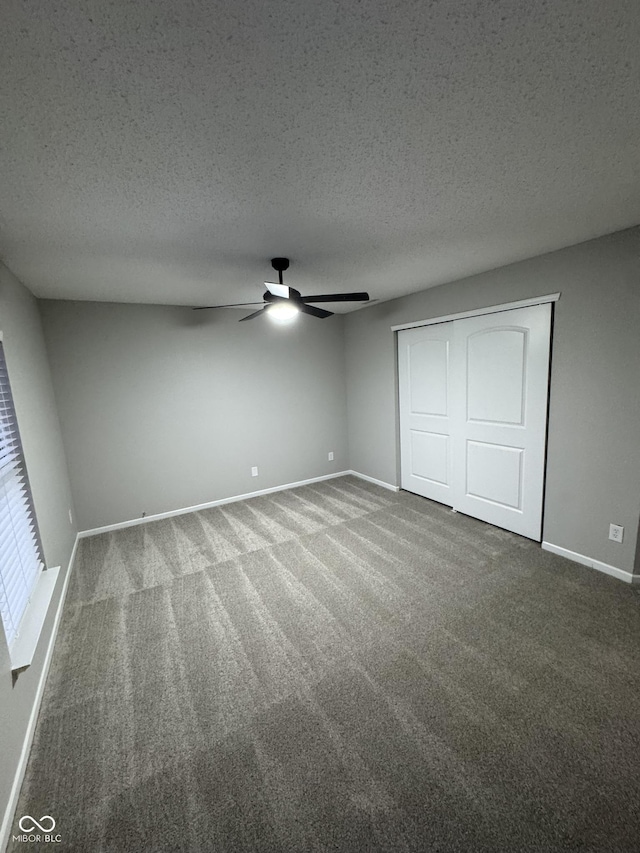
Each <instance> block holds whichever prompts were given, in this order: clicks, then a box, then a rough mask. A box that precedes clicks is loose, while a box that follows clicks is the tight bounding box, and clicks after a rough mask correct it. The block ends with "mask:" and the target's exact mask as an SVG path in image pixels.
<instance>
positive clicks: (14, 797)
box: [0, 534, 80, 850]
mask: <svg viewBox="0 0 640 853" xmlns="http://www.w3.org/2000/svg"><path fill="white" fill-rule="evenodd" d="M79 538H80V537H79V535H78V534H76V540H75V542H74V543H73V548H72V550H71V556H70V557H69V565H68V568H67V574H66V576H65V579H64V584H63V585H62V591H61V593H60V601H59V602H58V609H57V610H56V615H55V618H54V620H53V627H52V629H51V636H50V637H49V645H48V646H47V651H46V652H45V656H44V662H43V665H42V672H41V673H40V679H39V681H38V686H37V688H36V695H35V697H34V700H33V707H32V708H31V714H30V716H29V722H28V723H27V730H26V732H25V735H24V741H23V743H22V750H21V752H20V758H19V760H18V766H17V768H16V772H15V776H14V778H13V785H12V786H11V793H10V794H9V801H8V803H7V808H6V809H5V813H4V817H3V819H2V825H1V826H0V850H5V848H6V846H7V844H8V843H9V836H10V834H11V823H12V821H13V817H14V813H15V810H16V808H17V806H18V797H19V796H20V789H21V788H22V782H23V780H24V774H25V771H26V769H27V761H28V760H29V752H30V751H31V744H32V743H33V736H34V734H35V731H36V723H37V721H38V714H39V713H40V704H41V702H42V694H43V693H44V686H45V684H46V681H47V675H48V674H49V667H50V666H51V658H52V656H53V647H54V645H55V642H56V637H57V636H58V628H59V626H60V619H61V617H62V608H63V607H64V602H65V598H66V597H67V588H68V586H69V578H70V577H71V572H72V570H73V562H74V560H75V557H76V549H77V548H78V539H79ZM18 677H19V676H18Z"/></svg>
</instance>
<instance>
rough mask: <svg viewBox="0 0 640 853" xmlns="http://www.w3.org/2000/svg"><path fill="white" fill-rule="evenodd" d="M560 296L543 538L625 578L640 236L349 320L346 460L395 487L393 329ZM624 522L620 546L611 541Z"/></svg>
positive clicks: (637, 507) (638, 347)
mask: <svg viewBox="0 0 640 853" xmlns="http://www.w3.org/2000/svg"><path fill="white" fill-rule="evenodd" d="M556 291H561V293H562V296H561V298H560V301H559V302H558V303H557V305H556V310H555V323H554V334H553V364H552V378H551V398H550V411H549V442H548V461H547V480H546V501H545V512H544V539H545V540H547V541H549V542H552V543H553V544H554V545H559V546H561V547H563V548H568V549H569V550H571V551H576V552H578V553H580V554H584V555H586V556H588V557H591V558H594V559H596V560H601V561H603V562H605V563H609V564H610V565H613V566H616V567H618V568H621V569H624V570H626V571H633V567H634V556H635V550H636V539H637V536H638V520H639V515H640V393H639V384H640V383H639V379H638V377H639V375H640V229H638V228H634V229H630V230H628V231H623V232H619V233H617V234H613V235H610V236H608V237H603V238H600V239H599V240H592V241H590V242H588V243H583V244H581V245H579V246H573V247H571V248H569V249H563V250H562V251H559V252H553V253H551V254H548V255H543V256H541V257H538V258H534V259H531V260H528V261H524V262H521V263H517V264H512V265H510V266H507V267H503V268H501V269H497V270H493V271H492V272H488V273H484V274H482V275H477V276H473V277H472V278H467V279H464V280H462V281H458V282H454V283H452V284H446V285H443V286H441V287H436V288H431V289H428V290H424V291H422V292H420V293H416V294H413V295H411V296H407V297H404V298H402V299H396V300H393V301H390V302H385V303H382V304H380V305H377V306H371V307H368V308H365V309H364V310H362V311H358V312H356V313H353V314H350V315H348V317H347V318H346V329H345V333H346V358H347V399H348V423H349V460H350V467H351V468H352V469H354V470H355V471H359V472H361V473H363V474H368V475H369V476H372V477H376V478H378V479H380V480H383V481H385V482H388V483H392V484H396V485H397V484H399V482H400V480H399V468H398V451H397V424H396V408H397V406H396V368H395V340H394V337H395V336H394V334H393V333H392V332H391V330H390V327H391V326H392V325H396V324H400V323H410V322H414V321H417V320H422V319H428V318H431V317H439V316H443V315H446V314H451V313H456V312H459V311H467V310H471V309H474V308H481V307H487V306H490V305H496V304H499V303H503V302H511V301H515V300H518V299H527V298H530V297H534V296H540V295H543V294H546V293H553V292H556ZM609 522H616V523H618V524H623V525H624V527H625V541H624V543H623V544H622V545H620V544H617V543H614V542H610V541H609V540H608V538H607V537H608V532H609Z"/></svg>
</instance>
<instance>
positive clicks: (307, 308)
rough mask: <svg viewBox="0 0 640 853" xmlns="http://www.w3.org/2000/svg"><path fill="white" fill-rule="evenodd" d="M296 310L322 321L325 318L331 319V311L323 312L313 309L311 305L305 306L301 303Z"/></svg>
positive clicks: (321, 309) (319, 309) (322, 310)
mask: <svg viewBox="0 0 640 853" xmlns="http://www.w3.org/2000/svg"><path fill="white" fill-rule="evenodd" d="M298 308H299V309H300V311H301V312H302V313H303V314H311V316H312V317H319V318H320V319H321V320H324V318H325V317H332V316H333V311H325V310H324V308H314V307H313V305H307V304H305V303H304V302H301V303H300V304H299V305H298Z"/></svg>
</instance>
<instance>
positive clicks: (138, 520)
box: [78, 471, 382, 538]
mask: <svg viewBox="0 0 640 853" xmlns="http://www.w3.org/2000/svg"><path fill="white" fill-rule="evenodd" d="M352 473H353V472H352V471H338V472H337V473H335V474H324V475H323V476H322V477H311V479H309V480H298V482H297V483H285V484H284V485H282V486H272V487H271V488H269V489H260V490H259V491H257V492H247V494H246V495H233V497H230V498H220V500H217V501H207V503H204V504H196V506H186V507H183V508H182V509H172V510H169V511H168V512H158V513H156V514H155V515H145V517H144V518H132V519H130V520H129V521H119V522H117V523H116V524H107V525H105V526H104V527H93V528H92V529H90V530H81V531H80V532H79V533H78V536H79V537H80V538H84V537H85V536H95V535H96V534H98V533H109V531H111V530H122V529H124V528H125V527H135V526H136V525H137V524H146V523H147V522H149V521H161V520H162V519H163V518H173V517H174V516H176V515H186V513H189V512H199V511H200V510H202V509H211V507H214V506H222V505H223V504H230V503H235V502H236V501H245V500H247V499H248V498H258V497H260V495H270V494H272V493H273V492H283V491H285V490H286V489H296V488H297V487H298V486H308V485H310V484H311V483H320V482H322V480H333V479H335V478H336V477H346V476H347V474H352ZM356 476H361V475H356ZM366 479H368V478H366ZM374 482H377V481H374ZM380 485H382V483H381V484H380Z"/></svg>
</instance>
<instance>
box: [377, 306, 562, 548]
mask: <svg viewBox="0 0 640 853" xmlns="http://www.w3.org/2000/svg"><path fill="white" fill-rule="evenodd" d="M559 298H560V293H552V294H547V295H545V296H539V297H534V298H532V299H525V300H519V301H517V302H510V303H502V304H499V305H492V306H487V307H486V308H480V309H476V310H473V311H464V312H460V313H457V314H448V315H445V316H441V317H433V318H429V319H426V320H419V321H416V322H412V323H405V324H401V325H397V326H392V327H391V329H392V331H393V332H400V331H404V330H406V329H417V328H420V327H425V326H432V325H436V324H442V323H448V322H450V321H455V320H462V319H466V318H470V317H479V316H483V315H487V314H499V313H501V312H504V311H513V310H514V309H517V308H528V307H532V306H536V305H544V304H548V303H554V302H557V301H558V299H559ZM551 307H552V310H551V318H550V330H549V332H550V340H549V342H548V344H549V361H548V363H549V369H550V366H551V353H550V347H551V344H552V340H551V338H552V335H553V306H551ZM394 338H395V344H396V345H395V352H396V360H397V359H398V353H399V336H398V335H397V334H396V335H394ZM397 368H398V370H397V372H396V412H397V416H396V419H397V423H398V428H399V432H398V436H397V456H398V463H399V469H400V470H399V471H398V474H399V475H400V477H399V480H398V481H399V482H401V483H402V466H403V457H402V448H401V444H400V442H401V436H400V369H399V368H400V365H399V363H397ZM549 386H550V374H549V376H548V385H547V395H548V392H549ZM548 417H549V412H548V407H547V410H546V422H547V427H546V429H548ZM545 431H546V430H545ZM545 443H546V439H545ZM543 466H546V451H545V453H544V454H543ZM545 473H546V472H545V470H544V468H543V471H542V472H541V476H542V478H543V488H542V506H541V524H542V521H543V518H544V478H545ZM401 488H402V486H401ZM434 497H435V496H434ZM435 499H436V500H437V498H435ZM445 500H446V499H445ZM449 505H450V504H449ZM462 511H463V512H464V509H462ZM505 526H506V525H505ZM507 529H509V528H508V527H507ZM518 532H519V531H518ZM525 535H529V536H531V535H532V534H531V533H530V532H529V533H525ZM540 535H541V532H540ZM538 538H539V537H538Z"/></svg>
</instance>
